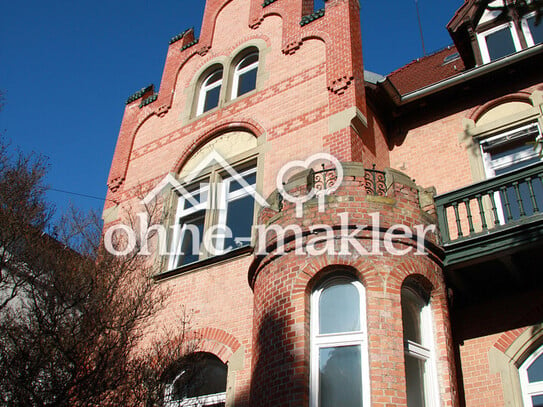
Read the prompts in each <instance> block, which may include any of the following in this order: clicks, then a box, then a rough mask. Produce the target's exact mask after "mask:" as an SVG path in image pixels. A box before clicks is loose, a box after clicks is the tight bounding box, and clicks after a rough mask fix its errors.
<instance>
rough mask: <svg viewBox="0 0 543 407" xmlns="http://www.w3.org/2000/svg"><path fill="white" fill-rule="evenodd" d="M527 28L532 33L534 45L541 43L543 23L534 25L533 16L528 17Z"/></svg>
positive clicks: (542, 39) (542, 40)
mask: <svg viewBox="0 0 543 407" xmlns="http://www.w3.org/2000/svg"><path fill="white" fill-rule="evenodd" d="M528 27H530V32H531V33H532V38H533V40H534V45H537V44H539V43H541V42H543V21H541V22H540V23H539V25H535V16H534V17H530V18H529V19H528Z"/></svg>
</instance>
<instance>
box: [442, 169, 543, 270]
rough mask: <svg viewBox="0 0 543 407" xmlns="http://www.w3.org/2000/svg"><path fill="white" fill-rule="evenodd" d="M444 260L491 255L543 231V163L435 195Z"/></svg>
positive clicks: (449, 263) (535, 238)
mask: <svg viewBox="0 0 543 407" xmlns="http://www.w3.org/2000/svg"><path fill="white" fill-rule="evenodd" d="M435 204H436V212H437V216H438V224H439V229H440V231H441V239H442V244H443V247H444V249H445V265H446V266H454V265H457V264H460V263H464V262H469V261H473V260H476V259H478V258H479V259H480V258H484V257H487V256H493V255H495V254H497V253H504V251H507V252H509V251H513V250H515V249H518V248H521V247H522V246H526V245H531V244H534V243H536V242H537V241H538V240H539V239H541V238H542V237H543V163H537V164H534V165H531V166H528V167H525V168H521V169H517V170H515V171H512V172H509V173H507V174H503V175H500V176H497V177H495V178H491V179H488V180H485V181H482V182H479V183H476V184H472V185H469V186H467V187H465V188H461V189H457V190H455V191H451V192H447V193H445V194H442V195H438V196H436V197H435Z"/></svg>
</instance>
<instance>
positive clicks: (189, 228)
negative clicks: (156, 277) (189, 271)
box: [174, 211, 205, 267]
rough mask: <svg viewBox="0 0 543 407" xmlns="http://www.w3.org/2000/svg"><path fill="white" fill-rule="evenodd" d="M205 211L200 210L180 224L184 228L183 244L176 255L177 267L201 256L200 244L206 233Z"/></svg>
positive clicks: (182, 233)
mask: <svg viewBox="0 0 543 407" xmlns="http://www.w3.org/2000/svg"><path fill="white" fill-rule="evenodd" d="M204 216H205V212H204V211H199V212H197V213H196V214H195V215H193V216H191V217H187V218H185V219H182V220H181V224H180V225H179V227H180V228H182V232H181V244H180V245H179V246H178V247H179V249H178V251H177V252H176V253H174V255H175V256H177V261H176V262H175V267H179V266H181V265H183V264H189V263H193V262H195V261H197V260H198V259H199V258H200V245H201V244H202V235H203V233H204Z"/></svg>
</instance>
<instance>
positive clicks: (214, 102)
mask: <svg viewBox="0 0 543 407" xmlns="http://www.w3.org/2000/svg"><path fill="white" fill-rule="evenodd" d="M222 76H223V69H222V67H220V68H217V69H215V70H214V71H213V72H211V73H210V74H209V75H208V76H207V77H206V78H205V79H204V81H203V82H202V85H201V86H200V93H199V94H198V106H197V108H196V114H197V115H199V114H202V113H204V112H207V111H208V110H211V109H213V108H215V107H217V106H218V105H219V97H220V94H221V86H222Z"/></svg>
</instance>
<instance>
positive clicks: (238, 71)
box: [231, 51, 260, 99]
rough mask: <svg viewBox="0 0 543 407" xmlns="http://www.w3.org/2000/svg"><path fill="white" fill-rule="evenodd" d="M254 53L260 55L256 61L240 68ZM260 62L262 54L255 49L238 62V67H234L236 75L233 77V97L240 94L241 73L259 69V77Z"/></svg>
mask: <svg viewBox="0 0 543 407" xmlns="http://www.w3.org/2000/svg"><path fill="white" fill-rule="evenodd" d="M253 55H256V56H257V57H258V59H257V60H256V62H253V63H252V64H250V65H247V66H246V67H244V68H242V69H240V68H239V67H240V65H241V64H242V63H243V61H245V60H246V59H247V58H249V57H252V56H253ZM259 62H260V55H259V53H258V51H254V52H250V53H249V54H247V55H245V56H244V57H243V58H242V59H241V60H240V61H239V62H238V63H237V64H236V67H235V69H234V77H233V80H232V95H231V97H232V99H236V98H237V97H238V96H239V95H238V85H239V78H240V76H241V75H243V74H244V73H247V72H249V71H252V70H253V69H255V70H256V71H257V77H258V64H259ZM255 89H256V83H255Z"/></svg>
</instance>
